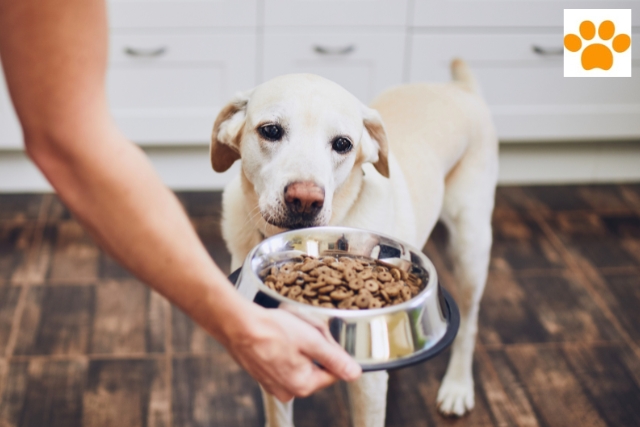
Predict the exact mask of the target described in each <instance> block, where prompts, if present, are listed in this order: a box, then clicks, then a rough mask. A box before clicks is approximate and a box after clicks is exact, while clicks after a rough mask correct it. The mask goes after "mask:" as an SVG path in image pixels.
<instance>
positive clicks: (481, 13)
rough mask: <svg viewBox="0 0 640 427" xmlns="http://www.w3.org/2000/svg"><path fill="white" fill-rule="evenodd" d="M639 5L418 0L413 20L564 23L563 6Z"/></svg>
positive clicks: (431, 23) (624, 1) (585, 0)
mask: <svg viewBox="0 0 640 427" xmlns="http://www.w3.org/2000/svg"><path fill="white" fill-rule="evenodd" d="M639 5H640V1H639V0H415V9H414V11H413V13H412V14H411V15H412V19H411V24H412V25H414V26H417V27H505V28H518V27H536V26H537V27H562V26H563V17H564V9H631V8H632V7H634V6H635V7H636V8H637V7H638V6H639ZM636 19H637V18H636ZM636 25H637V24H636Z"/></svg>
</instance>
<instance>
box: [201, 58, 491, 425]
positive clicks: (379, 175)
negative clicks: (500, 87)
mask: <svg viewBox="0 0 640 427" xmlns="http://www.w3.org/2000/svg"><path fill="white" fill-rule="evenodd" d="M452 74H453V82H451V83H447V84H437V85H436V84H411V85H404V86H398V87H395V88H392V89H390V90H388V91H386V92H385V93H383V94H382V95H380V96H379V97H378V98H377V99H376V100H375V101H374V102H373V104H372V106H371V107H368V106H366V105H364V104H362V103H361V102H360V101H359V100H357V99H356V98H355V97H354V96H353V95H351V94H350V93H349V92H347V91H346V90H345V89H343V88H342V87H341V86H339V85H337V84H335V83H333V82H331V81H329V80H326V79H324V78H322V77H319V76H315V75H309V74H293V75H285V76H282V77H278V78H275V79H273V80H270V81H268V82H266V83H264V84H262V85H260V86H258V87H256V88H255V89H252V90H249V91H247V92H244V93H241V94H238V95H237V96H236V97H235V98H234V99H232V100H231V102H230V103H229V104H228V105H227V106H226V107H224V108H223V109H222V111H221V112H220V114H219V115H218V117H217V119H216V121H215V125H214V128H213V135H212V141H211V164H212V166H213V169H214V170H215V171H217V172H223V171H225V170H227V169H228V168H229V167H230V166H231V165H232V164H233V163H234V162H235V161H236V160H239V159H242V172H241V173H240V175H239V176H237V177H236V178H235V179H234V180H233V181H232V182H230V183H229V185H228V186H227V187H226V189H225V191H224V196H223V222H222V232H223V235H224V238H225V241H226V243H227V246H228V248H229V251H230V252H231V256H232V268H233V269H236V268H238V267H240V266H241V265H242V261H243V259H244V257H245V256H246V255H247V253H248V252H249V251H250V249H251V248H253V246H255V245H256V244H258V243H259V242H260V241H261V240H262V239H264V238H265V237H268V236H272V235H274V234H277V233H279V232H282V231H284V230H288V229H293V228H300V227H312V226H320V225H343V226H351V227H358V228H365V229H369V230H374V231H377V232H380V233H385V234H388V235H391V236H395V237H397V238H398V239H401V240H404V241H406V242H409V243H411V244H413V245H415V246H416V247H422V246H423V245H424V244H425V243H426V241H427V238H428V237H429V234H430V233H431V230H432V229H433V227H434V225H435V224H436V222H437V221H438V219H440V220H442V221H443V222H444V224H445V225H446V227H447V229H448V231H449V247H450V254H451V256H452V261H453V264H454V266H455V277H456V281H457V285H458V286H459V292H458V293H457V294H458V304H459V305H460V311H461V317H462V319H461V324H460V331H459V333H458V336H457V338H456V340H455V342H454V344H453V350H452V354H451V359H450V361H449V365H448V368H447V372H446V374H445V376H444V380H443V382H442V385H441V387H440V390H439V392H438V398H437V400H438V404H439V407H440V411H441V412H442V413H444V414H455V415H463V414H464V413H465V412H466V411H468V410H470V409H471V408H473V406H474V389H473V375H472V370H471V366H472V359H473V350H474V346H475V338H476V331H477V320H478V308H479V302H480V298H481V296H482V292H483V290H484V286H485V281H486V278H487V269H488V264H489V252H490V249H491V213H492V211H493V201H494V192H495V186H496V180H497V174H498V142H497V138H496V134H495V131H494V127H493V125H492V121H491V117H490V114H489V110H488V109H487V106H486V104H485V103H484V102H483V100H482V98H481V97H480V96H479V94H478V91H477V87H476V83H475V80H474V78H473V76H472V75H471V73H470V71H469V69H468V68H467V65H466V64H465V63H464V62H463V61H461V60H454V61H453V63H452ZM387 378H388V375H387V373H386V372H376V373H369V374H365V375H363V376H362V377H361V379H360V380H358V381H356V382H355V383H351V384H349V395H350V401H351V408H352V411H351V412H352V419H353V425H354V426H355V427H382V426H383V425H384V421H385V408H386V392H387ZM264 403H265V412H266V418H267V426H269V427H282V426H291V425H292V423H293V422H292V402H289V403H281V402H279V401H277V400H276V399H275V398H274V397H273V396H269V395H267V394H266V393H265V394H264Z"/></svg>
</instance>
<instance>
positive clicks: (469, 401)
mask: <svg viewBox="0 0 640 427" xmlns="http://www.w3.org/2000/svg"><path fill="white" fill-rule="evenodd" d="M437 402H438V410H439V411H440V413H441V414H443V415H448V416H458V417H461V416H463V415H464V414H465V413H467V412H468V411H470V410H472V409H473V406H474V404H475V400H474V391H473V381H469V382H466V381H465V382H460V381H450V380H447V379H446V378H445V379H444V381H442V385H441V386H440V390H438V398H437Z"/></svg>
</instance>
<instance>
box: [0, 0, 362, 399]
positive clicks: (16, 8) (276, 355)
mask: <svg viewBox="0 0 640 427" xmlns="http://www.w3.org/2000/svg"><path fill="white" fill-rule="evenodd" d="M0 57H1V58H2V65H3V68H4V70H5V75H6V79H7V83H8V85H9V90H10V94H11V97H12V100H13V103H14V106H15V108H16V112H17V113H18V117H19V119H20V122H21V125H22V129H23V133H24V139H25V147H26V150H27V153H28V154H29V156H30V157H31V159H32V160H33V161H34V162H35V163H36V165H37V166H38V168H39V169H40V170H41V171H42V172H43V174H44V175H45V176H46V177H47V179H48V180H49V182H50V183H51V185H52V186H53V187H54V188H55V189H56V192H57V193H58V195H59V196H60V198H61V199H62V200H63V201H64V203H65V204H66V205H67V206H68V207H69V209H70V210H71V211H72V212H73V213H74V215H75V216H76V217H77V218H78V219H79V220H80V221H81V222H82V224H83V225H84V226H85V228H86V229H87V230H88V232H89V233H90V234H91V235H92V236H93V237H94V239H95V240H96V241H97V242H98V243H99V244H100V245H101V246H102V247H103V248H104V249H105V250H106V251H107V252H108V253H110V254H111V255H112V256H114V257H115V258H116V259H117V260H118V261H119V262H120V263H121V264H123V265H124V266H125V267H126V268H128V269H129V270H130V271H132V272H133V273H134V274H135V275H136V276H137V277H138V278H140V279H141V280H142V281H143V282H144V283H146V284H148V285H149V286H151V287H152V288H153V289H155V290H156V291H158V292H159V293H161V294H162V295H164V296H165V297H167V298H168V299H169V300H170V301H171V302H173V303H174V304H176V305H177V306H178V307H180V308H181V309H182V310H183V311H185V312H186V313H187V314H188V315H189V316H190V317H192V318H193V319H194V320H195V321H196V322H197V323H198V324H200V325H201V326H202V327H204V328H205V329H206V330H207V331H208V332H209V333H210V334H211V335H212V336H214V337H215V338H216V339H217V340H218V341H220V342H221V343H222V344H223V345H225V347H227V349H228V350H229V351H230V353H231V354H232V355H233V357H234V358H235V359H236V360H237V361H238V362H239V363H240V364H241V365H242V366H243V367H244V368H245V369H247V371H249V373H250V374H251V375H252V376H254V378H256V379H257V380H258V381H259V382H260V383H261V384H262V385H263V386H265V388H267V390H268V391H270V392H271V393H273V394H275V395H276V397H278V398H280V399H281V400H288V399H290V398H291V397H293V396H294V395H296V396H303V395H308V394H310V393H312V392H313V391H315V390H317V389H319V388H322V387H324V386H326V385H328V384H330V383H331V382H333V381H335V379H336V377H339V378H343V379H347V380H348V379H354V378H356V377H357V376H358V375H359V367H357V364H355V362H354V361H353V360H352V359H351V358H349V357H348V356H347V354H346V353H344V352H343V351H342V350H341V349H340V348H339V347H338V346H337V344H335V343H330V342H328V341H327V340H325V339H324V338H323V337H322V335H321V333H320V332H319V331H317V330H316V329H314V328H313V327H311V326H310V325H308V324H306V323H305V322H302V321H300V320H299V319H297V318H296V317H294V316H293V315H291V314H289V313H285V312H282V311H278V310H265V309H262V308H260V307H257V306H255V305H254V304H252V303H250V302H247V301H245V300H244V299H242V298H241V297H240V296H239V295H238V294H237V293H236V292H235V290H234V289H233V288H232V286H231V285H230V284H229V283H228V281H227V279H226V277H225V276H224V274H223V273H222V272H221V271H220V270H219V269H218V268H217V266H216V265H215V264H214V263H213V262H212V260H211V258H210V257H209V255H208V253H207V252H206V250H205V249H204V247H203V246H202V244H201V242H200V241H199V239H198V237H197V235H196V233H195V231H194V230H193V227H192V226H191V224H190V223H189V220H188V218H187V216H186V214H185V213H184V211H183V210H182V208H181V206H180V204H179V203H178V201H177V200H176V198H175V196H174V195H173V193H172V192H171V191H169V190H168V189H167V188H166V187H165V186H164V185H163V184H162V182H161V181H160V180H159V178H158V177H157V175H156V174H155V172H154V171H153V169H152V167H151V165H150V163H149V162H148V160H147V158H146V157H145V155H144V153H143V152H142V151H141V150H140V149H139V148H138V147H137V146H135V145H134V144H132V143H131V142H130V141H128V140H127V139H126V138H125V137H124V136H123V135H121V134H120V132H119V131H118V129H117V128H116V126H115V125H114V123H113V121H112V119H111V116H110V114H109V112H108V107H107V101H106V95H105V72H106V61H107V25H106V9H105V4H104V0H49V1H46V2H41V1H35V0H19V1H15V0H0ZM312 360H317V361H318V362H320V363H321V364H322V365H323V366H325V368H326V369H327V371H329V372H327V371H324V370H322V369H319V368H318V367H316V366H315V365H314V364H313V363H312Z"/></svg>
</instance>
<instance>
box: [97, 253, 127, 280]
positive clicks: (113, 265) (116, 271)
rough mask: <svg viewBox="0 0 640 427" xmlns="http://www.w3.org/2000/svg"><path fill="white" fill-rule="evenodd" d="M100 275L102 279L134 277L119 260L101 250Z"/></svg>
mask: <svg viewBox="0 0 640 427" xmlns="http://www.w3.org/2000/svg"><path fill="white" fill-rule="evenodd" d="M98 271H99V274H98V276H99V277H100V278H101V279H133V278H134V277H133V275H132V274H131V273H130V272H129V271H128V270H127V269H125V268H124V267H122V266H121V265H120V264H118V262H117V261H116V260H115V259H113V258H111V257H110V256H109V255H107V254H106V253H105V252H100V259H99V264H98Z"/></svg>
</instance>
